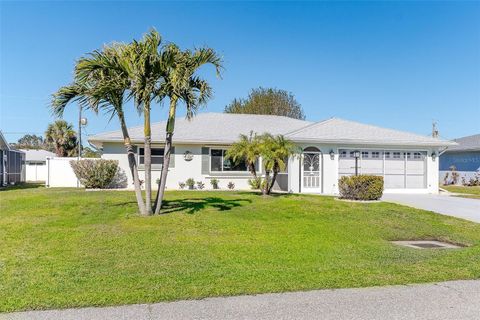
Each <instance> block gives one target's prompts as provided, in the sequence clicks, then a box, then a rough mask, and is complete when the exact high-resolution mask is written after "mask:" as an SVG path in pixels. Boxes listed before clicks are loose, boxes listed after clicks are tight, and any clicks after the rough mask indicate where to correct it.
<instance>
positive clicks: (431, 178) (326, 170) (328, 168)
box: [289, 144, 439, 195]
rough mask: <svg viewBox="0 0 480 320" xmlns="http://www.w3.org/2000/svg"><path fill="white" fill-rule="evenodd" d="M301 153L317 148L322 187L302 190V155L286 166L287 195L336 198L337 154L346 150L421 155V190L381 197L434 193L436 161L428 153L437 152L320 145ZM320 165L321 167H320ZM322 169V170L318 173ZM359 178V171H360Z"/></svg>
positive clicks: (392, 191)
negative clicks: (422, 179) (423, 156)
mask: <svg viewBox="0 0 480 320" xmlns="http://www.w3.org/2000/svg"><path fill="white" fill-rule="evenodd" d="M300 147H301V148H302V149H305V148H309V147H310V148H311V147H314V148H317V149H318V150H319V151H320V161H321V163H320V168H321V173H320V175H321V180H322V182H323V183H321V185H320V186H319V188H314V189H309V188H305V187H303V185H302V180H301V177H302V174H303V165H302V164H303V161H304V157H303V156H302V155H297V156H296V157H293V159H291V161H290V162H289V191H291V192H295V193H297V192H302V193H309V192H311V193H322V194H327V195H335V194H338V179H339V157H340V155H339V150H342V149H350V150H359V151H362V150H364V151H373V150H386V151H387V150H398V151H405V152H413V151H421V152H423V154H425V169H424V170H425V172H426V181H425V187H424V188H397V189H395V188H390V189H389V188H387V189H386V190H385V193H432V194H435V193H438V181H439V180H438V179H439V175H438V165H439V160H438V157H435V160H433V158H432V153H434V152H435V153H436V154H437V155H438V154H439V149H438V148H418V147H417V148H414V147H413V148H412V147H402V146H397V147H392V146H372V147H365V146H360V145H342V146H338V145H321V144H302V145H300ZM331 151H333V156H332V155H330V152H331ZM322 162H323V163H322ZM322 166H323V169H322ZM359 173H360V174H361V173H362V172H361V169H360V172H359Z"/></svg>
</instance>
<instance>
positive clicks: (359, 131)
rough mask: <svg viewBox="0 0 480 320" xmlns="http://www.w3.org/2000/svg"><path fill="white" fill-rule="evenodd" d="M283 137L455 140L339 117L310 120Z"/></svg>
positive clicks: (428, 143)
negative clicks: (310, 122)
mask: <svg viewBox="0 0 480 320" xmlns="http://www.w3.org/2000/svg"><path fill="white" fill-rule="evenodd" d="M286 137H287V138H289V139H290V140H293V141H299V142H300V141H303V142H312V141H318V142H324V143H343V144H348V143H352V144H356V143H360V144H382V145H418V146H448V145H453V144H455V143H453V142H451V141H447V140H442V139H436V138H432V137H429V136H422V135H418V134H414V133H410V132H405V131H398V130H393V129H386V128H381V127H376V126H372V125H368V124H363V123H359V122H354V121H349V120H344V119H338V118H331V119H328V120H325V121H320V122H317V123H314V124H311V125H309V126H306V127H305V128H301V129H299V130H297V131H294V132H290V133H288V134H287V135H286Z"/></svg>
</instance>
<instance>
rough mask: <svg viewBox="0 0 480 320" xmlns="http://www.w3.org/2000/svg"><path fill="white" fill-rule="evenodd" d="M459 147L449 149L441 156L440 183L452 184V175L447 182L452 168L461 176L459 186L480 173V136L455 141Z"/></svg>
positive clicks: (475, 135)
mask: <svg viewBox="0 0 480 320" xmlns="http://www.w3.org/2000/svg"><path fill="white" fill-rule="evenodd" d="M453 141H455V142H456V143H457V144H458V145H456V146H451V147H449V148H448V149H447V150H446V151H445V152H444V153H442V154H441V155H440V181H441V182H442V183H444V182H447V183H452V182H453V181H452V179H451V173H450V174H449V176H448V179H447V181H445V175H446V174H447V173H449V172H450V171H451V168H452V166H453V167H455V170H456V171H457V173H458V174H459V179H458V180H457V184H461V183H462V178H463V179H465V180H466V181H468V180H470V178H473V177H474V176H475V175H476V174H479V173H480V134H474V135H471V136H467V137H463V138H458V139H455V140H453Z"/></svg>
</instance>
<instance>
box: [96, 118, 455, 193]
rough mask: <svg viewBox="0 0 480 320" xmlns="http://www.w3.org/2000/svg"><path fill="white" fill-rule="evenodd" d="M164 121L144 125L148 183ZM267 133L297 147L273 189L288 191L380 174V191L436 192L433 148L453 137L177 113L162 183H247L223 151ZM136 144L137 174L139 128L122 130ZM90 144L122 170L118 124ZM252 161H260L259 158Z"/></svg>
mask: <svg viewBox="0 0 480 320" xmlns="http://www.w3.org/2000/svg"><path fill="white" fill-rule="evenodd" d="M165 125H166V121H162V122H159V123H155V124H152V142H153V146H152V147H153V150H152V163H153V169H152V170H153V172H152V183H155V181H156V179H157V178H159V176H160V169H161V166H162V163H163V143H164V141H165V140H164V139H165ZM250 132H254V133H258V134H261V133H264V132H268V133H271V134H274V135H277V134H282V135H284V136H285V137H286V138H287V139H289V140H292V141H294V142H295V143H296V144H297V145H298V146H299V147H300V148H301V150H302V151H301V153H300V154H299V155H297V156H295V157H291V158H290V159H289V161H288V169H287V172H284V173H282V174H281V175H280V177H279V178H278V184H277V186H276V188H277V189H280V190H283V191H288V192H295V193H297V192H298V193H299V192H302V193H318V194H336V193H338V179H339V178H340V177H342V176H345V175H353V174H355V173H356V172H357V173H358V174H374V175H381V176H383V177H384V181H385V191H386V192H398V193H401V192H403V193H437V192H438V181H439V180H438V172H439V170H438V163H439V160H438V155H439V153H440V152H442V151H443V150H445V149H446V148H447V147H448V146H451V145H455V143H454V142H451V141H446V140H441V139H437V138H432V137H428V136H421V135H417V134H413V133H408V132H402V131H397V130H391V129H385V128H380V127H375V126H371V125H366V124H362V123H358V122H353V121H348V120H343V119H338V118H331V119H328V120H324V121H320V122H309V121H303V120H296V119H292V118H287V117H281V116H269V115H248V114H226V113H202V114H198V115H197V116H195V117H194V118H193V119H192V120H191V121H189V120H186V119H178V120H177V122H176V125H175V134H174V152H173V155H172V159H171V162H170V163H171V168H170V169H169V174H168V179H167V188H168V189H178V188H179V182H185V181H186V180H187V179H188V178H193V179H194V180H195V181H202V182H204V183H205V186H206V188H211V185H210V183H209V182H210V180H211V179H213V178H216V179H218V180H219V181H220V188H223V189H226V187H227V184H228V183H229V182H233V183H234V184H235V189H249V185H248V179H250V178H251V175H250V173H249V172H248V171H247V168H246V166H245V164H243V163H239V164H232V163H231V162H230V161H228V160H226V159H225V150H227V149H228V148H229V146H230V145H231V144H232V143H234V142H235V141H237V140H238V138H239V135H240V134H246V135H248V134H249V133H250ZM129 133H130V136H131V139H132V142H133V143H134V144H135V145H136V153H137V157H138V158H137V159H138V163H139V169H140V179H144V171H143V163H144V159H143V154H144V150H143V127H134V128H130V130H129ZM89 141H90V143H92V144H94V145H95V146H97V147H98V148H101V149H102V150H103V155H102V158H104V159H114V160H118V161H119V165H120V167H121V168H122V169H123V170H124V171H125V172H126V173H127V177H128V179H129V181H128V185H129V186H130V187H133V183H132V181H131V176H130V174H129V173H128V172H129V169H128V160H127V156H126V152H125V148H124V146H123V137H122V133H121V131H120V130H118V131H112V132H106V133H101V134H97V135H94V136H91V137H90V138H89ZM259 161H260V165H261V159H260V160H259Z"/></svg>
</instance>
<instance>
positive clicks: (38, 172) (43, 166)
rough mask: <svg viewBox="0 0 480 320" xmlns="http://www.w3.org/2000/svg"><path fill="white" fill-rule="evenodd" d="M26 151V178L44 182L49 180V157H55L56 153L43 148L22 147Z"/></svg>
mask: <svg viewBox="0 0 480 320" xmlns="http://www.w3.org/2000/svg"><path fill="white" fill-rule="evenodd" d="M20 150H21V151H23V152H24V153H25V173H26V180H27V181H31V182H44V181H46V180H47V157H50V158H51V157H55V153H53V152H50V151H47V150H42V149H38V150H35V149H20Z"/></svg>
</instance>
